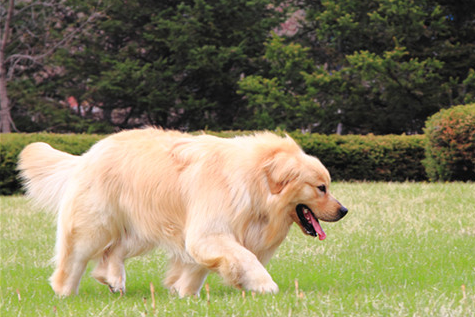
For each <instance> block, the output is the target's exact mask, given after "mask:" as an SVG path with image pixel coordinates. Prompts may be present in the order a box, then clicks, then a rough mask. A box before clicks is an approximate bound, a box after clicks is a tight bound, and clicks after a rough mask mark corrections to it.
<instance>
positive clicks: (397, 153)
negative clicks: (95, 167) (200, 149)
mask: <svg viewBox="0 0 475 317" xmlns="http://www.w3.org/2000/svg"><path fill="white" fill-rule="evenodd" d="M206 133H209V134H213V135H216V136H220V137H233V136H236V135H242V134H251V133H253V132H251V131H224V132H211V131H206ZM278 133H279V134H281V135H284V132H278ZM289 135H290V136H291V137H292V138H294V139H295V140H296V141H297V142H298V143H299V144H300V145H301V147H302V149H303V150H304V151H305V152H306V153H308V154H310V155H314V156H316V157H318V158H319V159H320V160H321V161H322V163H323V164H324V165H325V166H326V167H327V168H328V170H329V171H330V173H331V175H332V179H333V180H339V181H343V180H368V181H405V180H413V181H420V180H425V179H426V174H425V171H424V167H423V166H422V163H421V161H422V159H423V158H424V144H425V141H424V140H425V138H424V136H422V135H419V136H406V135H401V136H396V135H388V136H374V135H367V136H358V135H348V136H339V135H330V136H326V135H320V134H302V133H300V132H291V133H289ZM104 137H105V136H100V135H85V134H77V135H71V134H70V135H61V134H47V133H40V134H4V135H2V136H1V138H2V140H1V141H2V142H1V146H0V194H1V195H9V194H12V193H16V192H18V191H19V190H20V183H19V181H18V179H17V172H16V170H15V168H16V165H17V160H18V154H19V153H20V151H21V150H22V149H23V148H24V147H25V146H26V145H27V144H29V143H32V142H46V143H49V144H50V145H51V146H53V147H54V148H57V149H59V150H62V151H66V152H68V153H72V154H76V155H80V154H82V153H84V152H85V151H87V150H88V149H89V148H90V147H91V146H92V145H93V144H94V143H95V142H97V141H98V140H100V139H102V138H104Z"/></svg>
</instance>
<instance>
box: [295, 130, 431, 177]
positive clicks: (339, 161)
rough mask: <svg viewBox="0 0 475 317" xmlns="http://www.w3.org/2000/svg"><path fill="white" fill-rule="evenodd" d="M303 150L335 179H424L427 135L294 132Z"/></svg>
mask: <svg viewBox="0 0 475 317" xmlns="http://www.w3.org/2000/svg"><path fill="white" fill-rule="evenodd" d="M291 136H292V137H293V138H294V139H295V140H296V141H297V142H298V143H299V144H300V145H301V146H302V148H303V150H304V151H305V152H306V153H308V154H311V155H314V156H316V157H318V158H319V159H320V160H321V161H322V163H323V164H324V165H325V166H326V167H327V168H328V170H329V171H330V174H331V176H332V179H333V180H340V181H342V180H346V181H350V180H368V181H398V182H399V181H406V180H412V181H422V180H426V179H427V178H426V173H425V171H424V166H423V165H422V163H421V161H422V159H423V158H424V136H423V135H416V136H407V135H386V136H374V135H366V136H362V135H345V136H341V135H319V134H301V133H298V132H296V133H291Z"/></svg>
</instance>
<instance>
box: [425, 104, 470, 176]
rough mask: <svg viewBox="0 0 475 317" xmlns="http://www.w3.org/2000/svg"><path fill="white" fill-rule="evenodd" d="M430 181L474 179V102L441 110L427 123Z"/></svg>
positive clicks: (427, 162)
mask: <svg viewBox="0 0 475 317" xmlns="http://www.w3.org/2000/svg"><path fill="white" fill-rule="evenodd" d="M424 132H425V134H426V136H427V144H426V159H425V160H424V161H423V163H424V165H425V168H426V171H427V175H428V176H429V179H430V180H434V181H435V180H440V181H455V180H460V181H469V180H471V181H474V180H475V103H473V104H469V105H462V106H456V107H452V108H450V109H445V110H442V111H440V112H438V113H436V114H434V115H433V116H432V117H430V118H429V119H428V120H427V121H426V127H425V129H424Z"/></svg>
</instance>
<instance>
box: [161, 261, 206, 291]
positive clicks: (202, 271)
mask: <svg viewBox="0 0 475 317" xmlns="http://www.w3.org/2000/svg"><path fill="white" fill-rule="evenodd" d="M208 273H209V270H208V269H207V268H205V267H204V266H201V265H199V264H197V263H183V262H182V261H181V260H179V259H176V258H174V259H172V260H170V269H169V270H168V272H167V277H166V278H165V282H164V284H165V286H166V287H167V288H169V289H170V291H171V292H176V293H178V295H179V296H180V297H184V296H186V295H198V296H199V294H200V290H201V287H202V286H203V283H204V281H205V279H206V276H208Z"/></svg>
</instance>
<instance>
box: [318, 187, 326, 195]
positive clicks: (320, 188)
mask: <svg viewBox="0 0 475 317" xmlns="http://www.w3.org/2000/svg"><path fill="white" fill-rule="evenodd" d="M317 188H318V189H319V190H320V191H321V192H323V193H326V192H327V187H326V186H325V185H320V186H317Z"/></svg>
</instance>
